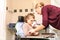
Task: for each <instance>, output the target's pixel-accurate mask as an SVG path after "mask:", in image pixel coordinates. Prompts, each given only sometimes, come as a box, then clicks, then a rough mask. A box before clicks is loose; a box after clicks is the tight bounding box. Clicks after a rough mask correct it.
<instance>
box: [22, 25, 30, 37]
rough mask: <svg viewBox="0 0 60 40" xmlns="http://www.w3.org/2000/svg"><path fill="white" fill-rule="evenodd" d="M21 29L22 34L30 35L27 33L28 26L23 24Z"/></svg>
mask: <svg viewBox="0 0 60 40" xmlns="http://www.w3.org/2000/svg"><path fill="white" fill-rule="evenodd" d="M23 31H24V34H25V35H26V36H27V35H30V34H29V28H28V26H27V25H26V24H24V25H23Z"/></svg>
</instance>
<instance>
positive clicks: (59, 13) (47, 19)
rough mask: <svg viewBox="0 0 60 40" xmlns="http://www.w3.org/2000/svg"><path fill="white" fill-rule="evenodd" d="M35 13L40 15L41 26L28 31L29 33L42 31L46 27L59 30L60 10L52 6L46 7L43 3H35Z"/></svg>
mask: <svg viewBox="0 0 60 40" xmlns="http://www.w3.org/2000/svg"><path fill="white" fill-rule="evenodd" d="M35 9H36V12H37V13H38V14H41V15H42V24H41V25H39V26H38V27H37V28H36V29H32V30H30V32H31V33H34V32H36V31H39V30H42V29H44V28H46V27H48V25H49V24H50V25H52V26H53V27H54V28H56V29H59V30H60V8H58V7H56V6H53V5H46V6H44V3H37V4H36V6H35Z"/></svg>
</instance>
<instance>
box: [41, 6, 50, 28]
mask: <svg viewBox="0 0 60 40" xmlns="http://www.w3.org/2000/svg"><path fill="white" fill-rule="evenodd" d="M42 17H43V19H42V24H43V25H44V26H45V28H46V27H47V26H48V24H49V23H48V9H47V7H46V6H45V7H43V8H42Z"/></svg>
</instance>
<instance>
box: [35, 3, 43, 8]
mask: <svg viewBox="0 0 60 40" xmlns="http://www.w3.org/2000/svg"><path fill="white" fill-rule="evenodd" d="M38 5H40V6H39V7H43V6H44V3H43V2H40V3H37V4H36V5H35V9H36V8H37V7H38Z"/></svg>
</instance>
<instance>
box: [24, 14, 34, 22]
mask: <svg viewBox="0 0 60 40" xmlns="http://www.w3.org/2000/svg"><path fill="white" fill-rule="evenodd" d="M30 16H32V17H33V18H34V19H35V16H34V13H28V14H27V15H26V16H25V17H24V21H25V22H26V23H27V19H28V18H29V17H30Z"/></svg>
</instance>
